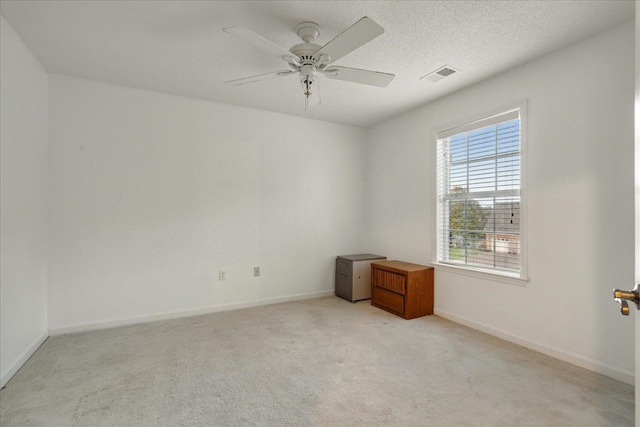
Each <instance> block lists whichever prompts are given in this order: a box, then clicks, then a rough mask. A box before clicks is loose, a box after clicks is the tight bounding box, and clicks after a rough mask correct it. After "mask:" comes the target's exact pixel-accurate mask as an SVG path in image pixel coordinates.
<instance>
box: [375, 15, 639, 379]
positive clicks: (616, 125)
mask: <svg viewBox="0 0 640 427" xmlns="http://www.w3.org/2000/svg"><path fill="white" fill-rule="evenodd" d="M452 78H455V77H452ZM416 84H423V83H421V82H416ZM436 84H447V81H446V80H443V81H441V82H439V83H436ZM633 96H634V24H633V23H630V24H626V25H623V26H621V27H618V28H616V29H613V30H611V31H609V32H607V33H604V34H602V35H599V36H597V37H595V38H592V39H589V40H587V41H584V42H581V43H579V44H576V45H574V46H572V47H570V48H567V49H565V50H562V51H559V52H557V53H554V54H551V55H548V56H546V57H544V58H542V59H539V60H537V61H534V62H531V63H529V64H527V65H524V66H522V67H519V68H517V69H514V70H511V71H509V72H507V73H504V74H502V75H499V76H497V77H495V78H492V79H490V80H487V81H484V82H482V83H480V84H477V85H474V86H472V87H469V88H467V89H464V90H462V91H459V92H457V93H455V94H453V95H451V96H448V97H446V98H442V99H440V100H438V101H436V102H433V103H430V104H428V105H425V106H424V107H421V108H418V109H416V110H413V111H410V112H408V113H405V114H402V115H400V116H398V117H396V118H394V119H391V120H389V121H387V122H384V123H382V124H379V125H377V126H375V127H373V128H371V129H370V130H369V136H368V139H369V144H370V145H369V147H368V148H369V149H368V164H369V166H368V171H369V173H368V187H367V199H366V203H367V205H366V212H367V230H368V231H367V237H368V244H367V246H366V247H367V249H368V250H370V251H372V252H374V253H380V254H384V255H386V256H388V257H390V258H396V259H404V260H407V261H411V262H417V263H423V264H425V263H429V262H431V261H432V253H431V247H432V239H433V238H434V236H433V233H432V231H433V226H434V219H433V211H432V210H433V203H434V195H433V185H434V184H433V183H434V177H435V175H434V167H435V166H434V165H435V162H434V159H433V158H432V156H433V151H432V144H434V140H433V129H434V128H435V127H438V126H440V125H443V124H447V123H450V122H452V121H454V120H458V119H460V118H465V117H467V116H469V115H472V114H475V113H482V112H484V111H487V110H491V109H493V108H498V107H501V106H503V105H505V104H510V103H513V102H514V101H518V100H520V99H523V98H526V99H528V134H527V136H528V166H529V173H528V182H529V187H528V190H529V199H528V200H529V212H528V214H529V217H528V218H529V277H530V282H529V283H528V284H527V286H526V287H521V286H517V285H511V284H507V283H501V282H497V281H491V280H484V279H477V278H471V277H468V276H465V275H461V274H458V273H450V272H445V271H438V270H437V271H436V300H435V309H436V312H437V313H438V314H440V315H442V316H444V317H449V318H451V319H454V320H456V321H460V322H463V323H466V324H469V325H472V326H474V327H476V328H480V329H482V330H485V331H488V332H491V333H493V334H496V335H499V336H501V337H504V338H508V339H511V340H513V341H515V342H519V343H521V344H524V345H527V346H529V347H532V348H535V349H538V350H540V351H543V352H546V353H548V354H552V355H555V356H557V357H561V358H563V359H565V360H569V361H572V362H574V363H577V364H580V365H582V366H585V367H588V368H590V369H594V370H597V371H600V372H603V373H606V374H608V375H611V376H614V377H616V378H619V379H622V380H624V381H627V382H631V381H632V379H633V370H634V346H633V340H632V339H631V337H633V322H630V321H629V320H628V319H625V318H623V317H622V316H621V315H620V314H619V309H618V306H617V305H616V304H615V303H614V302H613V300H612V296H611V289H612V288H614V287H625V286H627V287H628V286H629V283H633V272H634V271H633V268H634V267H633V265H634V252H633V226H634V215H633V102H634V99H633Z"/></svg>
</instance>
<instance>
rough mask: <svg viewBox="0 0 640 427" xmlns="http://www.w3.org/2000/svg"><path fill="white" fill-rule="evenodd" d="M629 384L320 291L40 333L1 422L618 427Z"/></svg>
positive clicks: (629, 418)
mask: <svg viewBox="0 0 640 427" xmlns="http://www.w3.org/2000/svg"><path fill="white" fill-rule="evenodd" d="M633 398H634V395H633V387H631V386H629V385H627V384H624V383H621V382H619V381H616V380H613V379H611V378H608V377H605V376H602V375H598V374H596V373H593V372H590V371H587V370H585V369H582V368H578V367H576V366H573V365H570V364H568V363H565V362H562V361H559V360H556V359H553V358H551V357H547V356H544V355H542V354H539V353H536V352H533V351H530V350H527V349H525V348H523V347H520V346H517V345H514V344H511V343H507V342H505V341H501V340H499V339H497V338H493V337H491V336H488V335H486V334H483V333H480V332H477V331H474V330H472V329H469V328H466V327H464V326H460V325H457V324H455V323H452V322H450V321H447V320H445V319H442V318H439V317H436V316H428V317H424V318H420V319H414V320H404V319H401V318H399V317H396V316H393V315H391V314H389V313H387V312H385V311H382V310H379V309H377V308H374V307H372V306H371V305H370V304H369V302H368V301H362V302H359V303H356V304H352V303H350V302H348V301H345V300H342V299H340V298H337V297H327V298H319V299H312V300H306V301H298V302H292V303H285V304H277V305H271V306H265V307H256V308H250V309H244V310H237V311H230V312H224V313H216V314H210V315H204V316H198V317H191V318H185V319H178V320H170V321H163V322H157V323H148V324H143V325H136V326H130V327H123V328H117V329H110V330H103V331H95V332H87V333H80V334H72V335H65V336H58V337H52V338H50V339H48V340H47V341H46V342H45V344H44V345H43V346H42V347H41V348H40V350H38V351H37V352H36V354H35V355H34V356H33V357H32V358H31V359H30V360H29V361H28V362H27V363H26V364H25V366H24V367H23V368H22V369H21V370H20V371H19V372H18V373H17V374H16V376H15V377H14V378H13V379H12V380H11V381H10V382H9V383H8V384H7V387H6V388H5V389H4V390H2V391H1V392H0V424H1V425H2V426H18V425H20V426H23V425H42V426H45V425H46V426H253V425H256V426H375V425H385V426H460V425H463V426H474V425H475V426H528V425H535V426H607V425H615V426H624V425H629V426H632V425H633V410H634V406H633Z"/></svg>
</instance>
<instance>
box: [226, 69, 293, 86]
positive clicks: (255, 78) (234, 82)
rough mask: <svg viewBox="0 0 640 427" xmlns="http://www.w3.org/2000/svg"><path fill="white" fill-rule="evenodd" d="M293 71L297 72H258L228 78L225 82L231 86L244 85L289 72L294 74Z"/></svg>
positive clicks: (288, 71) (281, 75) (288, 73)
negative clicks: (239, 77) (250, 75)
mask: <svg viewBox="0 0 640 427" xmlns="http://www.w3.org/2000/svg"><path fill="white" fill-rule="evenodd" d="M295 73H297V72H296V71H293V70H286V71H275V72H272V73H266V74H260V75H258V76H253V77H244V78H242V79H236V80H229V81H228V82H225V83H226V84H229V85H232V86H241V85H246V84H247V83H255V82H261V81H263V80H269V79H274V78H276V77H283V76H288V75H290V74H295Z"/></svg>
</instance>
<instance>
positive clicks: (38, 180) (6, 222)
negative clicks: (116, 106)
mask: <svg viewBox="0 0 640 427" xmlns="http://www.w3.org/2000/svg"><path fill="white" fill-rule="evenodd" d="M0 29H1V37H0V55H1V57H0V67H1V68H0V78H1V82H0V88H1V89H0V92H1V96H0V99H1V101H0V102H1V104H0V123H2V126H0V157H1V164H0V182H1V184H0V185H1V187H0V191H1V193H2V203H1V204H0V206H1V207H0V241H1V244H0V245H1V252H2V259H1V261H0V263H1V264H0V265H1V269H0V271H1V272H0V372H2V374H1V381H0V382H1V385H2V386H4V384H5V383H6V382H7V381H8V380H9V379H10V378H11V377H12V376H13V374H15V373H16V372H17V370H18V369H19V368H20V366H22V364H23V363H24V362H25V361H26V360H27V359H28V358H29V357H30V356H31V354H33V352H34V351H35V350H36V349H37V348H38V347H39V346H40V344H41V343H42V342H43V341H44V340H45V339H46V338H47V336H48V335H47V74H46V72H45V70H44V69H43V68H42V66H41V65H40V63H39V62H38V61H37V60H36V59H35V57H34V56H33V55H32V54H31V52H30V51H29V49H28V48H27V47H26V46H25V44H24V43H23V42H22V40H20V38H19V37H18V35H17V34H16V32H15V31H14V29H13V28H12V27H11V25H10V24H9V23H8V22H7V21H6V20H5V19H4V17H0Z"/></svg>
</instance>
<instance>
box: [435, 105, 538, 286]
mask: <svg viewBox="0 0 640 427" xmlns="http://www.w3.org/2000/svg"><path fill="white" fill-rule="evenodd" d="M523 108H524V106H523V105H521V106H519V107H517V108H513V109H509V110H506V111H502V112H500V113H499V114H493V115H487V116H484V117H482V118H478V119H476V120H472V121H467V122H465V123H462V124H458V125H455V126H452V127H448V128H447V129H445V130H441V131H439V132H437V174H438V176H437V198H438V200H437V215H436V218H437V227H436V229H437V238H436V241H437V250H436V253H437V260H436V261H437V263H438V264H440V265H449V266H454V267H462V268H465V269H467V270H475V271H481V272H491V273H494V274H500V275H503V276H511V277H515V278H523V279H524V278H525V277H526V274H525V270H526V269H525V265H524V257H523V248H524V244H523V243H524V241H523V239H524V238H525V236H524V235H523V234H524V233H523V230H524V227H523V220H524V218H523V212H524V210H523V208H522V204H523V200H522V197H523V194H522V175H523V174H522V166H523V159H522V146H523V144H522V139H523V138H522V128H523V126H522V124H523V123H522V121H523V118H522V116H521V114H522V112H523Z"/></svg>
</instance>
